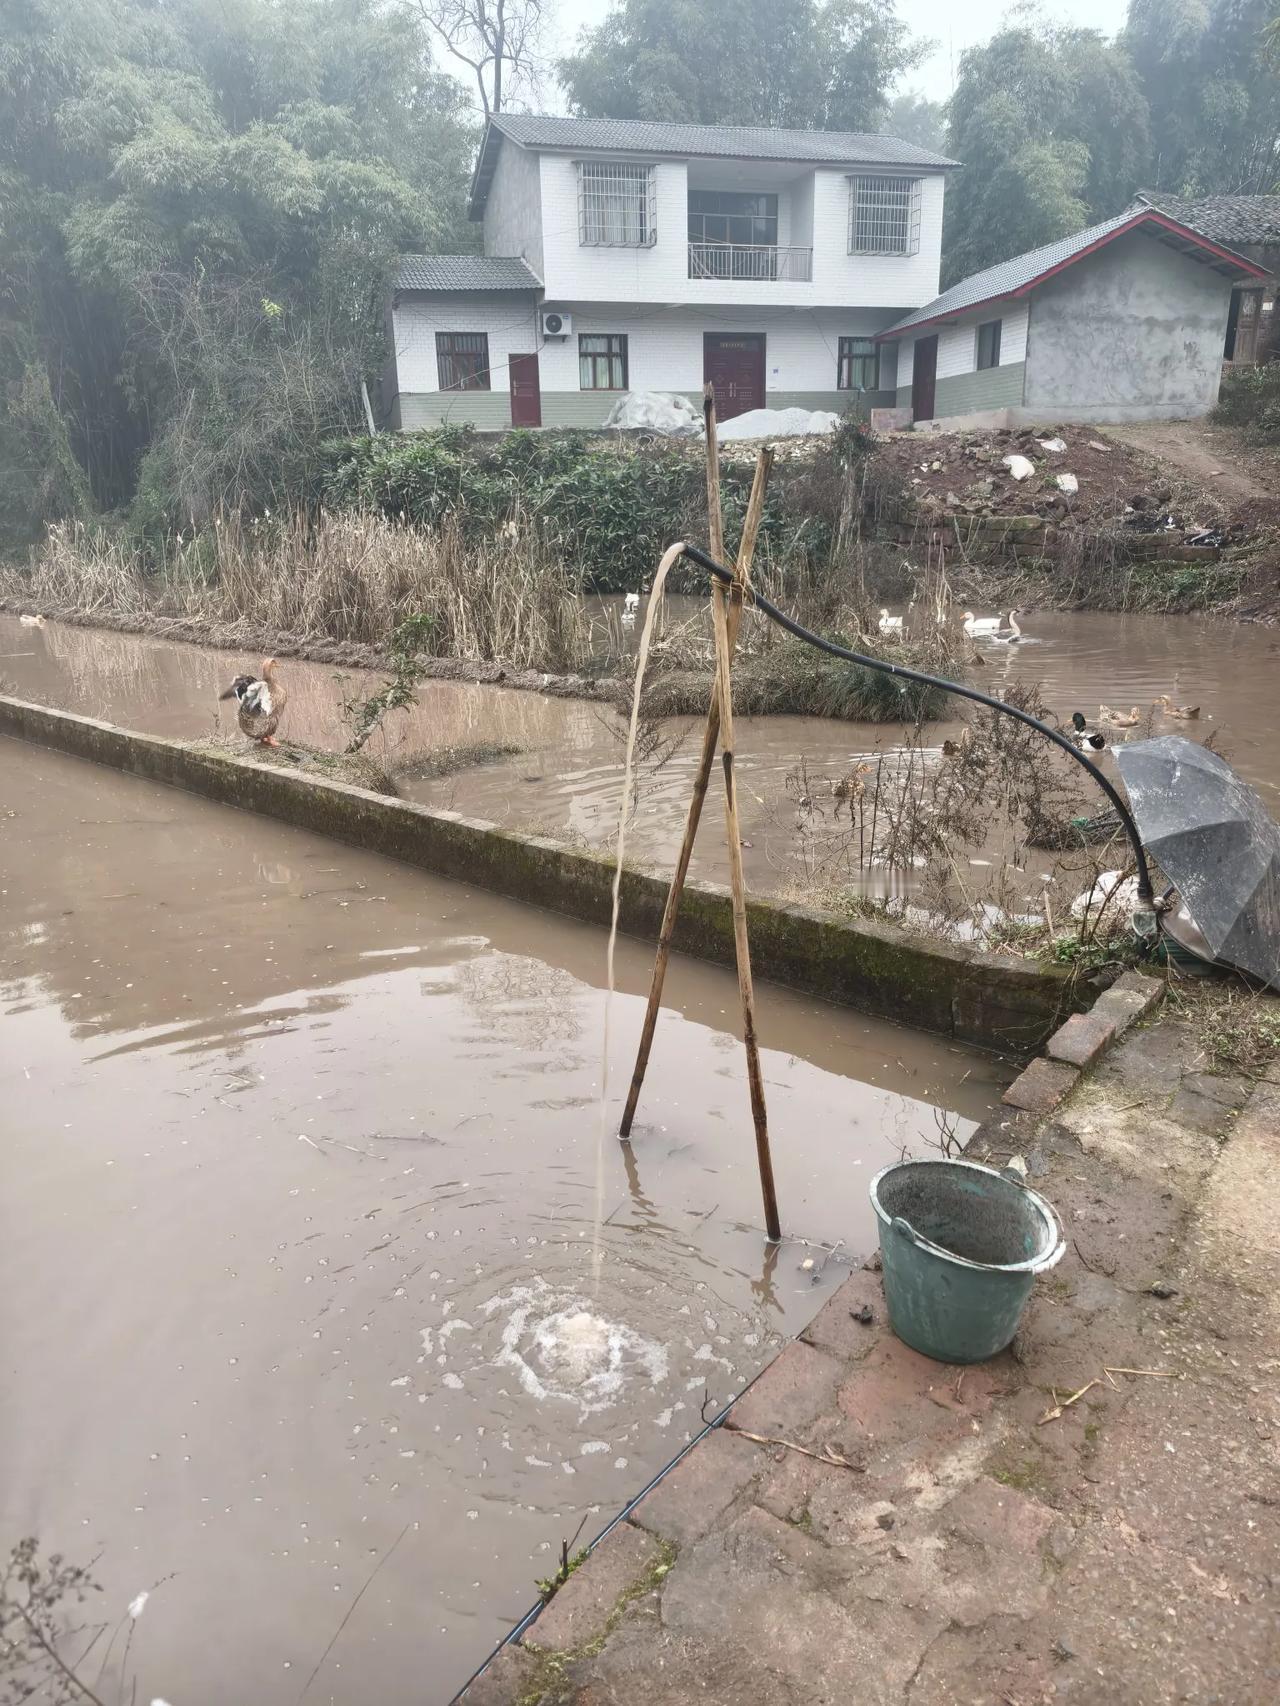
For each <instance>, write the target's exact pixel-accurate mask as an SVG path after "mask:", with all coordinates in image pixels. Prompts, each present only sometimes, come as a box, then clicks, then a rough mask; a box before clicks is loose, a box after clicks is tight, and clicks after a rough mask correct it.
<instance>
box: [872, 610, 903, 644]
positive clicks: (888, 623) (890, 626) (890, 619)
mask: <svg viewBox="0 0 1280 1706" xmlns="http://www.w3.org/2000/svg"><path fill="white" fill-rule="evenodd" d="M878 626H879V628H880V632H881V633H882V634H893V635H896V636H897V638H898V639H901V638H902V631H903V628H904V626H905V622H904V619H903V618H902V617H901V616H890V614H889V612H888V611H887V610H882V611H881V612H880V621H879V624H878Z"/></svg>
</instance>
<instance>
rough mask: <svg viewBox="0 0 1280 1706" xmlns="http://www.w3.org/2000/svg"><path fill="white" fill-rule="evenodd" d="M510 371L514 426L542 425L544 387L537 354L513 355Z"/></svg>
mask: <svg viewBox="0 0 1280 1706" xmlns="http://www.w3.org/2000/svg"><path fill="white" fill-rule="evenodd" d="M510 372H511V424H512V426H516V427H534V426H541V425H542V387H541V386H540V385H539V383H538V358H537V356H536V355H513V356H512V357H511V359H510Z"/></svg>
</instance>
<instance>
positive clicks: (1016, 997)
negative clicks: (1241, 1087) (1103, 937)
mask: <svg viewBox="0 0 1280 1706" xmlns="http://www.w3.org/2000/svg"><path fill="white" fill-rule="evenodd" d="M0 735H10V736H13V737H15V738H17V739H21V740H28V741H33V742H35V743H36V744H38V745H41V746H46V747H51V748H53V749H55V750H57V751H59V752H65V753H69V754H71V755H73V756H74V757H77V758H86V759H90V760H91V761H93V762H94V763H97V764H106V765H109V766H111V767H112V768H113V769H116V770H122V771H126V772H128V773H129V774H131V775H134V776H140V777H143V778H145V779H146V780H148V781H152V782H162V783H165V784H167V785H168V786H171V787H178V788H185V789H186V790H188V791H189V792H191V793H195V794H200V795H202V796H203V797H204V798H205V799H209V800H214V801H217V802H218V803H219V804H222V805H228V806H236V807H239V808H241V809H242V810H245V811H256V812H262V813H264V814H265V815H266V816H268V817H273V818H277V819H279V820H280V821H281V822H284V823H290V824H294V825H296V826H297V827H298V828H301V829H308V830H311V831H313V832H315V833H317V834H320V835H329V836H333V837H334V838H335V839H336V840H339V841H345V842H348V843H350V844H351V845H353V846H356V847H360V848H363V849H365V850H367V851H369V852H373V853H381V854H384V855H386V856H387V857H389V858H393V859H401V860H404V861H405V862H406V863H408V864H411V865H417V866H418V867H419V868H420V869H422V870H426V871H430V872H432V873H433V874H435V875H437V876H442V877H450V878H454V879H456V880H457V881H459V882H464V883H470V884H472V885H474V886H476V887H478V888H483V889H489V890H491V891H493V892H495V893H497V894H503V895H508V896H510V897H512V898H513V899H516V900H522V901H526V902H528V903H530V904H531V905H535V906H542V907H546V908H548V909H550V910H551V911H554V912H560V913H564V914H566V915H568V916H569V917H572V918H578V919H582V920H584V921H585V922H587V923H590V924H597V925H602V926H607V924H608V921H609V913H610V885H611V880H612V863H611V861H610V859H609V858H608V857H606V856H605V855H601V854H594V853H589V852H581V851H579V850H577V849H573V848H566V847H562V846H560V845H559V844H558V843H556V842H553V841H549V840H546V839H545V838H544V837H541V836H535V835H520V834H516V833H514V832H513V831H510V830H504V829H499V828H497V827H496V826H495V825H493V824H490V823H484V822H480V821H475V820H471V819H467V818H464V817H461V816H460V815H459V814H458V813H456V812H445V811H433V810H430V809H429V808H428V807H426V806H421V805H416V804H414V803H412V802H410V801H406V800H394V799H387V798H385V797H384V796H383V795H381V794H373V793H369V792H366V791H365V790H364V789H362V788H352V787H347V786H345V785H344V784H342V783H339V782H328V781H321V780H319V779H315V778H312V777H304V776H300V775H297V774H294V773H292V772H290V771H287V770H281V769H277V768H273V767H271V766H268V765H264V764H255V763H251V762H248V761H246V760H241V759H237V758H234V757H230V756H223V755H222V754H220V753H219V754H214V753H209V752H207V751H196V750H193V749H191V748H188V747H186V746H184V745H183V744H182V743H181V742H178V741H171V740H162V739H160V738H159V737H158V736H154V735H144V734H136V733H134V732H133V731H131V730H127V729H119V728H116V727H114V726H113V725H111V724H110V723H102V722H97V721H94V720H93V719H92V718H89V717H77V716H73V715H72V714H71V713H70V712H67V711H55V710H51V709H49V708H48V707H47V706H43V705H30V704H27V703H25V702H24V701H22V700H18V699H10V698H4V697H0ZM666 894H667V878H666V877H665V876H649V875H647V874H645V873H643V872H640V871H635V870H631V869H627V870H626V871H624V873H623V883H622V928H623V929H624V931H625V932H626V933H627V934H628V935H630V936H637V937H641V938H643V939H646V940H654V939H656V937H657V934H658V927H659V924H660V921H661V917H662V910H663V906H664V903H665V900H666ZM750 926H751V942H752V957H753V965H754V968H755V971H756V975H757V976H758V977H760V978H768V979H770V980H772V981H773V982H775V983H782V984H786V985H788V986H790V987H791V988H794V989H800V990H804V991H805V992H807V993H809V994H812V995H816V996H820V997H822V998H823V999H825V1000H830V1001H837V1002H841V1003H844V1004H846V1005H848V1006H850V1007H856V1008H858V1009H859V1010H861V1011H864V1012H869V1013H877V1014H881V1015H883V1016H885V1017H888V1018H892V1019H899V1020H902V1021H904V1022H906V1023H908V1024H912V1025H916V1026H918V1027H920V1028H921V1029H924V1030H929V1031H937V1032H942V1033H945V1034H950V1035H952V1036H955V1037H957V1038H960V1039H962V1040H964V1041H966V1042H971V1043H977V1044H979V1045H982V1046H987V1047H993V1048H1002V1049H1010V1050H1016V1051H1019V1052H1029V1051H1030V1050H1032V1049H1035V1048H1038V1047H1039V1046H1040V1045H1041V1044H1042V1043H1043V1041H1044V1040H1045V1038H1046V1037H1047V1036H1048V1035H1049V1034H1050V1032H1052V1031H1053V1030H1054V1029H1055V1027H1056V1026H1057V1025H1058V1024H1059V1023H1060V1021H1061V1019H1062V1018H1064V1017H1065V1016H1066V1015H1067V1014H1068V1013H1070V1012H1071V1011H1072V1010H1073V1009H1074V1008H1075V1007H1077V1006H1080V1005H1082V1002H1081V1001H1080V1000H1078V999H1077V998H1076V997H1077V995H1078V993H1079V986H1078V985H1077V984H1074V983H1073V982H1072V980H1071V978H1070V977H1069V976H1068V975H1067V974H1066V973H1064V972H1062V971H1058V970H1056V969H1044V968H1040V967H1038V966H1035V965H1032V964H1029V963H1028V962H1027V961H1025V960H1020V959H1016V958H1013V957H1011V956H1005V955H997V954H984V953H980V952H977V951H975V950H973V949H969V948H964V947H953V946H951V945H949V944H947V943H942V942H933V941H930V940H928V939H927V938H924V937H919V936H911V935H908V934H907V933H905V932H904V931H901V930H898V929H896V928H895V927H894V926H893V925H890V924H884V923H879V922H876V921H871V920H858V921H857V922H847V921H845V920H842V919H838V918H834V917H831V916H830V915H828V914H826V913H821V912H815V911H812V910H810V909H808V908H806V907H798V906H783V905H779V904H777V903H774V902H771V901H765V900H757V901H754V902H752V903H751V907H750ZM676 947H677V948H678V949H680V950H681V951H682V952H684V953H687V954H693V955H695V956H697V957H698V958H700V959H705V960H712V961H715V962H717V963H719V964H724V965H729V964H732V963H733V921H732V916H731V911H730V905H729V896H728V891H727V890H726V889H725V888H723V887H722V886H721V885H719V884H714V883H694V882H690V883H689V884H688V886H687V888H686V891H685V899H684V904H683V906H682V908H681V913H680V923H679V928H678V930H677V933H676Z"/></svg>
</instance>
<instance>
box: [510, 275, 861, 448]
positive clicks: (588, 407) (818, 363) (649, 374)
mask: <svg viewBox="0 0 1280 1706" xmlns="http://www.w3.org/2000/svg"><path fill="white" fill-rule="evenodd" d="M567 307H568V309H569V312H570V313H571V314H572V316H573V334H572V335H571V336H570V337H568V338H564V339H548V340H547V342H546V343H545V344H544V345H543V347H542V350H541V352H540V355H539V368H540V378H541V382H542V419H543V424H544V425H545V426H599V425H602V424H603V422H604V418H605V416H606V415H607V414H608V412H609V410H610V408H612V406H613V404H614V402H615V401H616V399H617V393H616V392H609V391H583V390H581V388H580V386H579V373H578V336H579V334H581V333H592V332H596V333H599V332H615V333H625V335H626V339H627V363H628V374H627V378H628V389H630V390H632V391H675V392H681V393H683V394H685V395H686V396H689V397H691V398H694V399H696V400H698V401H699V402H700V401H701V391H702V376H703V369H702V351H703V343H702V340H703V334H704V332H723V333H725V334H727V335H732V334H733V333H735V332H759V333H762V334H763V336H764V340H765V400H766V402H767V404H768V406H769V407H770V408H790V407H799V408H806V409H834V410H836V411H837V412H839V411H842V410H844V409H846V408H848V407H849V406H850V405H851V404H853V403H854V402H855V401H856V400H857V399H855V396H854V394H853V393H851V392H849V391H839V390H837V389H836V362H837V353H838V350H839V339H840V338H841V337H865V338H869V337H871V336H873V335H874V334H875V333H876V332H877V331H879V330H880V329H881V328H882V327H883V326H884V324H885V321H886V319H887V318H888V317H889V315H888V313H887V312H886V311H884V310H881V311H876V310H874V309H848V310H845V311H838V310H823V311H815V312H813V313H804V314H796V313H788V312H787V311H786V310H784V309H777V308H773V309H760V308H756V309H743V308H724V309H723V310H718V311H717V312H715V313H714V314H712V315H709V314H706V313H702V312H699V311H698V310H696V309H692V308H652V307H643V306H641V305H639V304H637V303H630V304H627V305H625V306H619V307H618V308H603V307H601V305H600V304H599V303H589V304H588V303H569V304H567ZM891 401H892V397H891V396H888V395H887V394H886V393H882V392H866V393H863V396H862V399H861V405H862V408H863V412H866V411H867V410H869V409H871V408H872V407H875V408H879V407H881V406H882V403H883V402H891Z"/></svg>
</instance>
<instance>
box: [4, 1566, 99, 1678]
mask: <svg viewBox="0 0 1280 1706" xmlns="http://www.w3.org/2000/svg"><path fill="white" fill-rule="evenodd" d="M101 1592H102V1588H101V1586H100V1585H99V1583H98V1582H96V1581H95V1580H94V1578H93V1574H92V1569H91V1567H85V1566H83V1565H79V1564H70V1563H68V1562H67V1560H66V1559H65V1558H64V1557H63V1556H62V1554H61V1553H59V1552H51V1553H50V1554H49V1555H48V1557H41V1555H40V1551H39V1545H38V1542H37V1541H36V1540H35V1539H34V1538H33V1537H31V1536H28V1537H27V1538H26V1539H23V1540H20V1541H18V1543H17V1545H16V1546H14V1548H13V1549H12V1551H11V1552H10V1553H9V1558H8V1562H7V1564H6V1566H5V1569H4V1573H3V1575H0V1700H3V1701H4V1702H5V1703H6V1706H9V1703H10V1702H12V1703H13V1706H17V1702H19V1701H22V1700H28V1699H31V1698H32V1697H39V1698H40V1699H43V1700H46V1701H50V1702H52V1703H53V1706H65V1703H66V1702H70V1701H75V1700H87V1701H89V1702H91V1703H94V1706H102V1702H101V1700H100V1698H99V1696H98V1695H97V1694H95V1693H94V1692H93V1690H92V1689H91V1688H90V1687H89V1686H88V1684H87V1683H84V1682H82V1681H81V1680H80V1678H79V1676H78V1675H77V1674H76V1669H75V1667H74V1666H73V1665H72V1664H71V1663H69V1662H68V1660H67V1659H66V1658H64V1657H63V1649H64V1648H66V1647H67V1646H68V1645H69V1644H70V1643H72V1642H73V1641H78V1640H79V1638H80V1637H81V1636H83V1635H85V1634H86V1633H87V1632H88V1630H90V1629H92V1630H94V1631H96V1632H95V1633H94V1634H93V1636H92V1638H91V1640H90V1641H89V1643H88V1646H87V1647H85V1649H84V1652H83V1654H82V1656H81V1662H83V1658H85V1657H87V1656H88V1654H89V1652H90V1651H91V1650H92V1648H93V1646H94V1645H95V1644H96V1642H97V1640H98V1638H99V1636H100V1635H101V1634H102V1632H103V1630H104V1629H105V1627H106V1626H105V1625H104V1624H94V1625H84V1624H79V1623H75V1622H74V1617H75V1613H76V1611H77V1609H78V1608H79V1607H80V1606H82V1605H84V1604H85V1602H86V1601H87V1600H88V1599H89V1598H90V1597H91V1596H92V1595H94V1594H98V1593H101Z"/></svg>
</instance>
